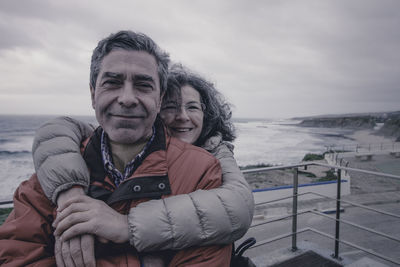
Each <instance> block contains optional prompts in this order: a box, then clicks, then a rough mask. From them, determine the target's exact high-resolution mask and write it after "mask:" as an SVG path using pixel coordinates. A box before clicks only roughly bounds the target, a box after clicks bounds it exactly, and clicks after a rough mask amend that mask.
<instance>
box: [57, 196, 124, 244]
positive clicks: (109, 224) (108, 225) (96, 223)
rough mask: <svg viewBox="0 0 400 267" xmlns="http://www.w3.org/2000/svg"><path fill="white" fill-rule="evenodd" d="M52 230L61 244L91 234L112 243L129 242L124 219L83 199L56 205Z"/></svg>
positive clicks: (101, 203) (85, 197) (112, 210)
mask: <svg viewBox="0 0 400 267" xmlns="http://www.w3.org/2000/svg"><path fill="white" fill-rule="evenodd" d="M53 227H55V228H56V230H55V231H54V235H55V236H60V237H61V240H62V241H65V240H69V239H71V238H73V237H76V236H79V235H83V234H93V235H96V236H97V237H99V238H102V239H106V240H108V241H112V242H114V243H125V242H128V241H129V226H128V216H127V215H122V214H120V213H118V212H117V211H115V210H114V209H112V208H111V207H109V206H108V205H107V204H105V203H104V202H103V201H100V200H97V199H93V198H91V197H88V196H85V195H80V196H77V197H73V198H71V199H68V200H67V201H66V202H65V203H64V204H63V205H60V206H59V208H58V215H57V218H56V220H55V221H54V223H53Z"/></svg>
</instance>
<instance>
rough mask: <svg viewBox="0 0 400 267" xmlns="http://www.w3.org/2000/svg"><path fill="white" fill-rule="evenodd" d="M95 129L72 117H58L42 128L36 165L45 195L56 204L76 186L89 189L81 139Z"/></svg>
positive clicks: (35, 144) (34, 148) (38, 133)
mask: <svg viewBox="0 0 400 267" xmlns="http://www.w3.org/2000/svg"><path fill="white" fill-rule="evenodd" d="M93 130H94V127H93V126H91V125H89V124H87V123H84V122H81V121H79V120H75V119H72V118H69V117H59V118H56V119H53V120H51V121H49V122H47V123H45V124H44V125H42V126H41V127H40V128H39V129H38V130H37V131H36V134H35V139H34V141H33V146H32V155H33V163H34V165H35V170H36V173H37V176H38V179H39V182H40V185H41V186H42V188H43V191H44V192H45V194H46V196H47V197H48V198H49V199H50V200H51V201H53V203H56V201H57V197H58V194H59V193H60V192H62V191H65V190H67V189H69V188H71V187H73V186H75V185H79V186H82V187H83V189H84V190H85V192H87V190H88V186H89V182H90V175H89V170H88V168H87V166H86V163H85V161H84V160H83V158H82V156H81V151H80V145H81V142H82V140H84V139H85V138H87V137H89V136H90V135H91V134H92V132H93Z"/></svg>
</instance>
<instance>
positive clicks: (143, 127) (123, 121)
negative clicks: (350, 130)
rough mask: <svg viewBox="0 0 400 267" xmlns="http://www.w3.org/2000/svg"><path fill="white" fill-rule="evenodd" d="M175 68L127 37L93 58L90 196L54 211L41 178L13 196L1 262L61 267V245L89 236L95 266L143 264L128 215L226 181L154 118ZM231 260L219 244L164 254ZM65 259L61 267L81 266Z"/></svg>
mask: <svg viewBox="0 0 400 267" xmlns="http://www.w3.org/2000/svg"><path fill="white" fill-rule="evenodd" d="M168 62H169V59H168V56H167V55H166V54H165V53H163V52H161V51H160V49H159V48H158V47H157V45H156V44H155V43H154V42H153V41H152V40H151V39H150V38H148V37H147V36H145V35H142V34H136V33H133V32H128V31H122V32H118V33H116V34H113V35H111V36H109V37H108V38H106V39H104V40H102V41H100V42H99V44H98V46H97V47H96V49H95V50H94V52H93V55H92V64H91V75H90V76H91V77H90V92H91V97H92V106H93V108H94V109H95V113H96V118H97V120H98V122H99V124H100V127H99V128H98V129H96V130H95V131H94V133H93V135H92V137H91V138H89V139H88V140H86V141H85V142H84V143H83V146H82V154H83V157H84V159H85V161H86V163H87V165H88V168H89V170H90V172H91V186H90V191H89V196H90V197H88V196H84V195H81V196H77V197H72V198H71V199H68V196H64V198H66V199H67V200H65V199H64V200H63V204H62V205H60V206H59V207H58V209H57V208H56V207H55V206H54V205H53V204H52V203H51V202H50V201H49V200H48V199H47V198H46V196H45V195H44V193H43V190H42V188H41V186H40V184H39V183H38V180H37V177H36V175H35V174H34V175H33V176H32V177H31V178H30V179H29V180H28V181H25V182H23V183H22V184H21V185H20V186H19V188H18V189H17V191H16V193H15V195H14V211H13V212H12V213H11V214H10V216H9V217H8V218H7V220H6V222H5V223H4V224H3V225H2V226H1V227H0V264H4V265H5V266H7V265H9V266H25V265H29V264H32V265H37V266H47V265H54V264H55V263H56V262H55V261H56V259H55V257H54V246H55V245H56V251H57V250H58V249H62V248H61V247H60V244H62V242H64V241H66V240H73V238H75V237H76V236H81V235H84V236H86V237H87V238H82V244H84V242H88V244H90V242H93V238H91V235H93V236H95V237H96V239H97V240H98V241H96V245H95V247H96V264H97V266H109V265H111V266H114V265H118V266H140V264H141V260H140V258H142V256H143V255H139V253H138V252H137V251H136V250H135V248H134V247H133V246H132V245H130V243H129V239H130V229H129V224H128V216H127V215H126V214H127V213H128V211H129V209H130V208H132V207H134V206H136V205H138V204H139V203H141V202H145V201H147V200H149V199H150V198H160V197H161V198H164V197H167V196H168V195H171V194H185V193H189V192H192V191H194V190H196V189H209V188H214V187H217V186H218V185H219V184H220V183H221V178H220V177H221V169H220V166H219V163H218V161H217V160H216V159H214V158H213V157H212V156H211V155H209V154H208V153H206V152H205V151H203V150H201V149H199V148H197V147H194V146H191V145H189V144H186V143H183V142H181V141H179V140H177V139H174V138H170V137H169V136H167V135H166V134H165V132H164V128H163V126H162V124H161V122H160V121H159V120H158V119H157V113H158V112H159V110H160V105H161V98H162V95H163V92H164V91H165V86H166V75H167V68H168ZM189 174H190V175H189ZM187 177H191V179H186V178H187ZM77 190H80V189H77ZM59 203H60V202H59ZM149 212H151V211H149ZM55 218H56V219H55ZM53 227H54V228H53ZM54 229H55V230H54ZM53 234H54V235H55V236H56V239H54V237H53ZM87 234H90V235H87ZM71 238H72V239H71ZM75 240H76V239H75ZM85 240H86V241H85ZM87 240H89V241H87ZM83 253H85V249H83ZM89 253H90V251H89ZM230 253H231V247H230V246H215V247H202V248H191V249H186V250H181V251H178V252H163V253H162V255H165V257H166V259H167V262H169V264H170V265H171V266H188V265H192V264H193V265H196V266H206V265H207V266H228V265H229V257H230ZM60 260H63V259H60V258H57V264H58V265H67V266H68V265H74V264H75V263H76V262H75V263H74V260H75V259H70V261H68V260H67V259H65V258H64V260H63V262H60Z"/></svg>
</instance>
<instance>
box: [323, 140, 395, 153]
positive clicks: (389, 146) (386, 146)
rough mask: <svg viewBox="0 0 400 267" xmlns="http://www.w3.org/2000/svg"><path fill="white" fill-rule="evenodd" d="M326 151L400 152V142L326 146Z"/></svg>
mask: <svg viewBox="0 0 400 267" xmlns="http://www.w3.org/2000/svg"><path fill="white" fill-rule="evenodd" d="M325 149H326V151H327V152H329V151H341V152H362V151H364V152H366V151H400V142H381V143H367V144H343V145H330V146H325Z"/></svg>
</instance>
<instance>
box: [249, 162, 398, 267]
mask: <svg viewBox="0 0 400 267" xmlns="http://www.w3.org/2000/svg"><path fill="white" fill-rule="evenodd" d="M310 165H316V166H322V167H326V168H330V169H335V170H336V173H337V179H336V183H337V187H336V198H332V197H329V196H325V195H322V194H319V193H315V192H305V193H301V194H299V193H298V187H299V184H298V173H299V168H300V167H307V166H310ZM283 169H293V195H292V196H288V197H282V198H279V199H273V200H270V201H265V202H261V203H257V204H256V206H259V205H265V204H269V203H273V202H279V201H282V200H285V199H289V198H292V214H289V215H284V216H280V217H278V218H274V219H271V220H269V221H267V222H261V223H257V224H253V225H252V226H251V228H253V227H258V226H261V225H265V224H269V223H273V222H277V221H281V220H283V219H288V218H292V230H291V232H290V233H285V234H281V235H278V236H276V237H273V238H270V239H267V240H263V241H260V242H257V244H256V245H254V246H253V247H251V248H252V249H253V248H256V247H260V246H262V245H265V244H268V243H272V242H275V241H278V240H281V239H284V238H288V237H291V239H292V240H291V243H292V244H291V245H292V251H296V250H297V235H298V234H300V233H304V232H313V233H316V234H319V235H321V236H325V237H327V238H330V239H332V240H334V252H333V254H332V257H333V258H335V259H340V257H339V245H340V243H342V244H345V245H347V246H350V247H353V248H355V249H358V250H360V251H363V252H365V253H368V254H370V255H373V256H375V257H378V258H380V259H383V260H385V261H388V262H391V263H394V264H397V265H400V262H399V261H397V260H395V259H392V258H390V257H387V256H385V255H382V254H380V253H377V252H374V251H372V250H371V249H368V248H365V247H362V246H359V245H357V244H354V243H352V242H349V241H346V240H343V239H341V238H340V225H341V224H346V225H350V226H352V227H355V228H357V229H361V230H364V231H367V232H369V233H373V234H375V235H378V236H381V237H384V238H387V239H390V240H393V241H395V242H398V243H400V239H399V238H396V237H393V236H390V235H387V234H385V233H382V232H379V231H376V230H373V229H370V228H368V227H364V226H362V225H359V224H356V223H353V222H350V221H347V220H343V219H340V211H341V203H346V204H348V205H352V206H356V207H359V208H362V209H366V210H369V211H373V212H377V213H380V214H384V215H387V216H391V217H394V218H397V219H400V215H398V214H394V213H390V212H386V211H382V210H379V209H375V208H371V207H368V206H365V205H361V204H357V203H354V202H351V201H346V200H342V199H341V181H342V177H341V173H342V170H343V171H346V172H348V171H354V172H360V173H365V174H372V175H379V176H383V177H386V178H390V179H396V180H399V181H400V176H397V175H393V174H386V173H380V172H373V171H367V170H361V169H355V168H349V167H345V166H337V165H329V164H324V163H319V162H309V163H300V164H294V165H285V166H274V167H266V168H257V169H249V170H244V171H243V173H258V172H266V171H272V170H283ZM304 195H315V196H319V197H322V198H327V199H330V200H335V201H336V210H335V218H333V217H331V216H328V215H326V214H324V213H322V212H318V211H315V210H313V209H308V210H303V211H301V212H298V211H297V206H298V197H299V196H304ZM307 213H311V214H314V215H318V216H323V217H324V218H328V219H331V220H334V221H335V222H336V223H335V236H332V235H329V234H327V233H324V232H321V231H319V230H316V229H314V228H311V227H306V228H302V229H300V230H299V229H297V227H298V226H297V221H298V216H301V215H304V214H307Z"/></svg>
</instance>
